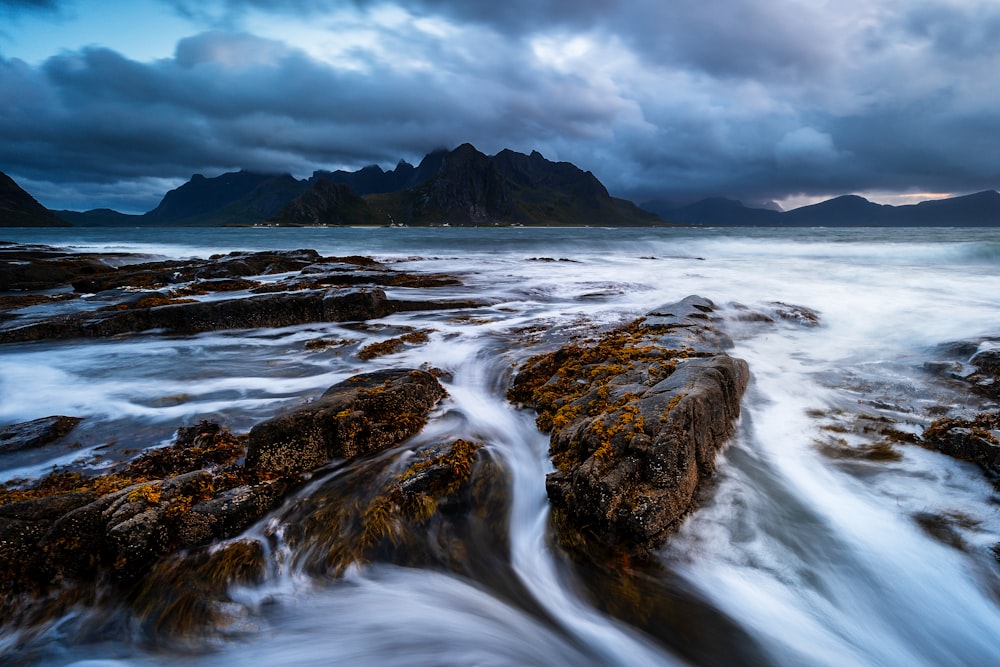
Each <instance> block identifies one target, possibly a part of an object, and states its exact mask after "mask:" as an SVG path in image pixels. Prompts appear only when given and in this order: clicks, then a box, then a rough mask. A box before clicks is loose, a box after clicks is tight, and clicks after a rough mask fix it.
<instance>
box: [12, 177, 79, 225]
mask: <svg viewBox="0 0 1000 667" xmlns="http://www.w3.org/2000/svg"><path fill="white" fill-rule="evenodd" d="M68 226H69V223H68V222H66V221H65V220H62V219H61V218H59V216H58V215H56V214H55V213H53V212H52V211H50V210H49V209H47V208H45V207H44V206H42V205H41V204H39V203H38V201H37V200H35V198H34V197H32V196H31V195H29V194H28V193H27V192H25V191H24V190H22V189H21V186H19V185H18V184H17V183H15V182H14V179H13V178H11V177H10V176H8V175H7V174H5V173H3V172H2V171H0V227H68Z"/></svg>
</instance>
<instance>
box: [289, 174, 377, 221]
mask: <svg viewBox="0 0 1000 667" xmlns="http://www.w3.org/2000/svg"><path fill="white" fill-rule="evenodd" d="M270 222H272V223H274V224H276V225H288V226H299V225H375V224H378V221H377V220H376V219H375V214H374V213H373V212H372V210H371V209H370V208H369V207H368V203H367V202H365V200H364V199H362V198H361V197H359V196H358V195H357V194H356V193H355V192H354V191H353V190H352V189H351V187H350V186H349V185H346V184H344V183H334V182H333V181H331V180H329V179H326V178H320V179H319V180H317V181H316V183H315V184H314V185H313V187H312V188H310V189H309V190H308V191H306V192H305V193H304V194H302V195H301V196H299V197H296V198H295V199H293V200H292V201H290V202H289V203H288V204H286V205H285V206H284V207H282V208H281V210H280V211H278V212H277V213H276V214H275V215H274V216H273V217H272V218H271V219H270Z"/></svg>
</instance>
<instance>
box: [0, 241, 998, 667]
mask: <svg viewBox="0 0 1000 667" xmlns="http://www.w3.org/2000/svg"><path fill="white" fill-rule="evenodd" d="M0 240H5V241H13V242H19V243H43V244H48V245H52V246H58V247H67V248H71V249H74V250H77V251H92V252H99V253H109V252H127V253H138V254H141V255H143V256H144V257H154V258H159V257H163V258H183V257H194V256H197V257H207V256H209V255H212V254H215V253H223V252H229V251H233V250H279V249H294V248H313V249H315V250H317V251H318V252H319V253H320V254H322V255H325V256H326V255H337V256H344V255H366V256H371V257H373V258H375V259H378V260H380V261H383V262H386V263H390V264H391V265H392V266H394V267H398V268H400V269H402V270H405V271H407V272H410V273H428V274H448V275H453V276H456V277H458V278H459V279H460V280H461V283H462V284H461V285H456V286H452V287H445V288H434V289H433V294H431V290H426V289H423V290H422V289H419V288H402V287H394V288H386V292H387V295H388V296H389V297H390V298H405V299H420V298H434V299H441V298H451V297H454V298H469V297H476V298H482V299H484V300H486V301H488V303H489V305H486V306H482V307H479V308H475V309H471V310H463V311H458V310H455V311H432V312H405V313H397V314H394V315H391V316H389V317H386V318H383V319H382V320H377V321H373V322H369V323H367V325H365V326H359V325H357V324H351V323H319V324H315V323H314V324H308V325H301V326H295V327H288V328H283V329H256V330H236V331H222V332H213V333H206V334H200V335H195V336H161V335H157V334H156V333H146V334H140V335H134V336H125V337H119V338H114V339H109V340H86V341H80V340H70V341H57V342H38V343H26V344H8V345H4V346H0V425H4V424H11V423H16V422H22V421H27V420H30V419H35V418H39V417H45V416H48V415H53V414H67V415H75V416H80V417H84V418H85V421H84V422H83V423H82V424H81V426H80V427H79V428H80V429H81V435H80V440H81V443H82V444H81V446H80V447H78V448H75V449H68V448H67V449H59V448H55V449H53V448H43V449H41V450H36V451H32V452H19V453H16V454H5V455H2V456H0V481H8V480H14V479H21V478H26V477H37V476H40V475H43V474H45V473H47V472H48V471H49V470H51V469H52V468H53V466H63V465H76V466H80V465H84V466H89V467H93V468H96V469H100V468H101V467H102V466H106V465H109V464H110V463H111V462H113V460H114V458H115V456H119V455H120V454H119V452H120V451H125V450H128V449H130V448H131V449H135V448H143V447H153V446H159V445H162V444H165V443H167V442H169V441H170V439H171V438H172V435H173V433H174V431H175V430H176V429H177V428H178V427H180V426H188V425H191V424H193V423H196V422H197V421H198V420H200V419H212V420H216V421H218V422H220V423H222V424H224V425H226V426H228V427H230V428H231V429H232V430H233V431H236V432H243V431H246V430H248V429H249V428H250V427H251V426H253V425H254V424H255V423H258V422H260V421H263V420H264V419H267V418H269V417H271V416H273V415H275V414H276V413H277V412H278V411H280V410H281V409H283V408H288V407H293V406H295V405H299V404H301V403H302V401H304V400H308V399H310V398H313V397H316V396H318V395H319V394H320V393H322V392H323V391H324V390H325V389H326V388H327V387H329V386H330V385H332V384H334V383H336V382H339V381H342V380H344V379H346V378H347V377H350V376H351V375H354V374H357V373H361V372H367V371H371V370H377V369H381V368H419V367H433V368H438V369H441V370H442V371H443V372H444V374H443V376H442V383H443V384H444V385H445V387H446V389H447V390H448V394H449V396H448V398H447V399H446V400H445V401H444V402H443V403H442V404H441V406H439V408H438V409H437V411H436V412H435V413H434V414H433V415H432V418H431V420H430V422H429V423H428V425H427V426H426V427H425V429H424V430H423V431H422V432H421V433H420V434H418V435H417V436H415V437H414V438H413V440H412V441H410V442H408V443H404V445H403V446H402V447H401V448H400V450H399V452H397V455H399V456H405V455H406V452H411V451H413V450H414V449H416V448H419V447H420V445H421V444H423V443H428V442H432V441H435V440H442V439H453V438H466V439H470V440H476V441H479V442H482V443H484V444H485V445H486V447H487V448H488V449H489V451H490V453H491V454H492V455H494V456H495V457H496V458H497V459H498V460H500V461H501V462H502V463H503V466H504V469H505V470H506V471H507V474H508V475H509V484H510V489H509V505H510V517H509V520H508V521H507V523H506V524H505V525H504V530H507V531H508V533H509V534H508V535H506V538H507V539H506V540H504V543H505V544H509V553H499V554H491V558H495V559H496V562H497V563H499V564H501V565H500V566H497V567H495V568H494V567H491V566H490V565H489V563H486V564H484V565H483V566H482V567H480V568H478V570H477V569H476V568H472V570H473V571H481V572H482V573H483V574H482V575H481V576H479V577H475V576H457V575H455V574H451V573H448V572H441V571H429V570H424V569H416V568H404V567H398V566H392V565H388V564H378V563H374V564H371V565H366V566H359V567H355V568H353V569H352V570H350V571H349V572H348V573H347V575H346V576H345V577H343V578H340V579H327V580H323V579H322V578H319V579H317V578H316V577H315V576H307V575H306V574H305V573H304V572H302V571H301V569H300V568H298V567H297V566H296V559H295V558H294V555H293V554H289V553H284V552H283V546H282V543H281V541H280V539H278V540H277V541H275V539H274V538H273V534H274V533H273V528H274V526H275V525H279V524H280V522H281V521H282V520H286V519H287V518H288V516H289V511H290V510H289V509H288V508H287V507H286V508H282V509H279V510H277V511H276V512H275V513H274V514H273V515H272V516H271V517H268V518H267V519H265V520H264V521H262V522H261V523H260V524H258V525H257V526H254V527H253V528H251V529H250V530H249V534H250V535H264V534H265V533H266V532H267V531H269V530H272V532H271V533H269V534H271V535H272V538H271V539H270V542H269V544H272V545H273V546H272V548H273V553H271V554H270V562H271V568H270V571H269V573H268V575H267V577H266V580H265V581H264V582H263V583H261V584H260V585H258V586H248V587H243V588H240V589H238V590H233V591H232V599H233V603H232V605H233V609H231V610H230V611H231V612H232V615H233V617H234V618H236V619H238V620H237V621H236V622H234V623H233V625H232V626H231V627H228V628H225V629H224V631H223V632H221V633H220V635H219V636H218V637H216V638H214V639H212V640H211V641H204V642H195V643H190V644H179V643H170V642H161V643H158V642H156V641H151V640H150V639H149V637H148V636H145V635H142V634H141V633H139V632H138V631H137V630H136V628H135V625H134V624H131V623H130V622H129V620H128V619H127V618H124V619H118V620H116V621H115V622H113V623H105V624H97V625H96V626H95V624H93V623H87V622H85V621H86V620H87V619H86V615H87V610H86V609H75V610H72V611H70V612H68V613H67V615H66V616H65V617H64V618H62V619H58V620H57V621H55V622H53V623H52V624H51V625H50V626H49V627H47V628H46V629H45V631H44V632H42V633H41V634H39V635H38V636H35V637H33V638H31V639H30V642H28V643H27V644H25V643H24V642H25V640H24V638H23V637H18V636H17V635H15V634H8V635H3V636H0V663H2V662H3V661H9V662H10V663H11V664H39V665H71V664H72V665H109V666H110V665H168V664H169V665H175V664H183V665H211V666H212V667H221V666H223V665H233V666H235V665H244V664H247V663H248V662H253V663H254V664H284V665H365V666H373V667H374V666H383V665H390V666H394V665H399V666H421V667H431V666H438V665H482V666H498V667H499V666H514V665H595V666H596V665H623V666H626V665H627V666H635V665H787V666H789V667H791V666H827V665H828V666H831V667H832V666H837V667H844V666H853V665H857V666H868V665H886V666H894V665H899V666H907V667H909V666H921V665H926V666H945V665H948V666H954V665H970V666H977V665H993V664H1000V562H998V556H997V555H996V553H997V552H1000V550H997V552H995V551H994V548H995V547H996V545H998V544H1000V511H998V508H1000V491H998V488H997V487H996V486H995V485H994V482H993V481H992V480H991V479H990V478H989V477H988V476H987V475H986V473H984V472H983V471H982V470H981V469H980V468H978V467H977V466H975V465H974V464H970V463H966V462H962V461H957V460H954V459H951V458H949V457H946V456H944V455H941V454H938V453H935V452H932V451H928V450H925V449H922V448H919V447H917V446H914V445H910V444H905V443H894V444H893V445H892V451H893V456H888V457H881V458H879V457H868V456H864V455H863V453H864V452H866V451H869V450H870V448H872V447H874V446H876V445H880V444H883V440H884V438H883V437H882V435H881V434H880V433H879V432H878V430H877V429H874V428H867V427H866V425H871V424H876V423H891V424H892V425H893V428H894V429H896V430H899V431H903V432H909V433H919V432H921V431H922V429H924V428H925V427H926V426H927V425H928V424H929V423H930V422H931V420H932V419H934V418H936V417H939V416H942V415H949V416H969V415H971V414H973V413H975V412H976V411H980V410H983V409H995V408H996V406H995V405H992V404H990V403H989V402H988V401H986V400H985V399H983V398H980V397H977V396H976V395H975V394H973V393H971V392H970V391H969V388H968V387H967V386H965V385H963V384H962V383H959V382H954V381H949V380H947V379H945V378H942V377H941V376H940V375H937V374H935V373H932V372H930V371H929V370H928V369H929V368H931V367H932V366H929V364H933V363H934V362H938V361H940V360H941V359H942V358H943V357H944V356H945V353H944V352H943V350H946V349H948V348H947V347H946V346H947V345H948V344H952V343H955V342H969V341H972V342H974V343H977V344H979V345H981V346H997V345H1000V230H987V229H961V230H957V229H863V228H844V229H682V228H677V229H671V228H667V229H599V228H586V227H580V228H562V229H529V228H476V229H465V228H447V229H442V228H437V229H388V228H379V229H332V228H331V229H272V228H246V229H236V228H233V229H183V230H178V229H169V230H167V229H64V230H28V229H14V230H11V229H8V230H3V231H2V232H0ZM691 294H698V295H700V296H703V297H706V298H708V299H711V300H712V301H713V302H714V303H715V304H716V305H717V306H718V307H719V310H720V312H721V313H722V316H723V322H722V323H721V324H720V326H721V328H722V329H724V330H725V331H726V332H727V333H728V334H729V335H730V336H731V337H732V338H733V340H734V343H735V347H734V348H733V349H731V350H729V353H730V354H731V355H732V356H735V357H740V358H742V359H745V360H746V361H747V362H748V363H749V366H750V370H751V374H752V379H751V383H750V387H749V389H748V392H747V394H746V396H745V397H744V399H743V403H742V416H741V418H740V421H739V423H738V428H737V432H736V435H735V436H734V437H733V439H732V440H731V442H730V443H729V444H728V445H727V447H726V448H725V449H724V450H723V452H722V454H721V455H720V457H719V461H718V470H717V472H716V475H715V477H714V478H713V481H712V484H711V485H710V486H709V488H707V489H705V490H704V492H703V493H702V495H701V498H700V505H699V507H698V509H697V510H696V511H695V512H693V513H692V514H691V515H690V516H689V517H688V519H687V521H686V522H685V524H684V526H683V527H682V529H681V530H680V532H679V533H678V534H677V535H675V536H673V537H672V538H671V539H670V540H669V541H668V542H667V544H666V545H665V546H664V547H663V548H662V549H661V550H660V552H659V553H658V558H659V561H660V565H662V569H663V572H664V573H665V574H664V577H665V579H664V581H661V582H658V583H657V584H656V585H655V586H654V587H653V589H654V591H662V595H663V596H665V599H664V602H663V604H664V606H666V607H670V606H671V605H674V606H676V607H677V608H680V609H684V610H688V609H690V610H696V611H698V613H691V614H687V613H677V614H666V615H664V616H663V617H662V618H660V619H659V620H657V621H656V622H652V623H647V624H644V625H643V626H642V627H639V625H638V624H633V623H630V622H627V621H626V620H623V619H622V618H619V617H616V616H613V615H611V614H609V613H608V611H607V605H604V604H602V601H600V600H595V599H594V598H593V596H592V595H590V594H588V592H587V587H586V586H585V585H584V582H581V581H579V579H578V578H577V576H576V574H575V572H574V570H573V569H572V568H571V567H569V565H568V563H567V560H566V557H565V556H564V554H562V553H561V551H560V550H559V548H558V546H556V545H555V544H554V543H553V541H552V539H551V531H550V528H549V526H548V505H547V499H546V496H545V484H544V480H545V474H546V473H547V472H549V471H550V470H551V469H552V468H551V464H550V463H549V461H548V458H547V446H548V439H547V436H546V435H545V434H543V433H540V432H539V431H538V430H537V429H536V427H535V424H534V414H533V413H531V412H530V411H528V410H524V409H518V408H516V407H515V406H513V405H511V404H510V403H508V402H507V401H506V399H505V393H506V388H507V386H508V384H509V382H510V380H511V378H512V376H513V373H514V372H515V370H516V367H517V366H518V364H519V363H521V362H523V361H524V360H525V359H527V358H528V357H529V356H530V355H532V354H535V353H538V352H542V351H549V350H551V349H553V348H554V346H555V345H557V344H558V343H559V342H564V341H565V340H567V339H569V338H571V337H573V336H585V335H588V334H592V333H594V332H596V331H600V330H602V329H606V328H608V327H611V326H614V325H618V324H623V323H626V322H628V321H631V320H632V319H634V318H636V317H639V316H641V315H643V314H644V313H646V312H648V311H649V310H651V309H653V308H655V307H656V306H659V305H661V304H664V303H669V302H673V301H677V300H679V299H682V298H684V297H686V296H688V295H691ZM778 303H780V304H791V305H794V306H799V307H803V308H807V309H811V310H812V311H815V312H816V313H817V315H818V320H819V324H818V326H805V325H804V324H803V323H800V322H794V321H778V322H777V323H762V322H760V321H754V320H752V319H751V320H747V319H741V317H740V313H742V312H746V310H762V311H766V310H767V309H768V308H774V307H775V304H778ZM403 327H412V328H414V329H419V330H424V331H428V332H430V333H429V335H430V338H429V341H428V342H427V343H426V344H423V345H414V346H409V347H406V348H405V349H403V350H402V351H401V352H398V353H396V354H391V355H388V356H384V357H380V358H377V359H374V360H369V361H362V360H360V359H359V358H358V356H357V355H356V351H357V350H358V349H359V348H360V347H361V346H363V345H365V344H368V343H371V342H377V341H379V340H384V339H386V338H389V337H391V336H394V335H398V332H399V331H401V330H404V329H403ZM317 338H327V339H338V340H349V341H350V343H348V344H345V345H342V346H340V347H337V348H335V349H327V350H320V351H316V350H311V349H308V348H307V347H306V346H305V343H306V342H307V341H309V340H313V339H317ZM311 488H312V487H310V486H307V487H306V488H304V489H302V490H301V491H299V492H298V494H299V495H300V496H302V495H303V494H304V495H308V494H309V493H310V489H311ZM928 517H930V518H932V519H934V521H938V523H934V525H944V526H945V528H944V529H942V530H938V531H934V530H930V529H928V525H929V523H932V522H931V521H930V520H929V519H928ZM942 533H945V534H946V535H947V539H942ZM278 535H279V538H280V531H279V533H278ZM490 562H492V561H490ZM657 586H658V587H657ZM646 594H647V595H652V594H657V593H655V592H653V593H650V592H649V591H647V592H646ZM713 619H725V620H726V622H724V623H718V624H717V625H716V624H714V622H713ZM95 627H98V628H99V629H98V630H94V628H95Z"/></svg>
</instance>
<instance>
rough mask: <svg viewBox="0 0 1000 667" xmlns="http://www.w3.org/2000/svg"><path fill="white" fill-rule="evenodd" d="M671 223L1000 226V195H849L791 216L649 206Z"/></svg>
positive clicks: (728, 205) (721, 204) (733, 205)
mask: <svg viewBox="0 0 1000 667" xmlns="http://www.w3.org/2000/svg"><path fill="white" fill-rule="evenodd" d="M645 206H647V207H648V208H649V209H650V210H652V211H654V212H656V213H658V214H659V215H660V216H661V217H663V218H664V219H665V220H670V221H671V222H676V223H680V224H686V225H705V226H714V227H725V226H777V227H782V226H785V227H996V226H1000V193H997V192H996V191H994V190H987V191H985V192H979V193H976V194H972V195H965V196H961V197H951V198H948V199H936V200H931V201H925V202H921V203H919V204H908V205H905V206H890V205H888V204H876V203H874V202H871V201H868V200H867V199H865V198H864V197H859V196H857V195H844V196H842V197H835V198H833V199H828V200H827V201H823V202H819V203H818V204H812V205H810V206H802V207H800V208H796V209H792V210H790V211H774V210H771V209H763V208H752V207H748V206H744V205H743V204H742V203H741V202H739V201H736V200H732V199H722V198H711V199H703V200H701V201H698V202H695V203H694V204H689V205H687V206H680V207H671V206H660V205H657V202H650V203H647V204H645Z"/></svg>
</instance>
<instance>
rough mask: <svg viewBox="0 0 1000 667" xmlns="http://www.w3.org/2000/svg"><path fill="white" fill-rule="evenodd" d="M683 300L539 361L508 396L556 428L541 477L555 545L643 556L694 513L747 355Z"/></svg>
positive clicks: (735, 407)
mask: <svg viewBox="0 0 1000 667" xmlns="http://www.w3.org/2000/svg"><path fill="white" fill-rule="evenodd" d="M714 310H715V307H714V305H713V304H712V303H711V302H710V301H708V300H707V299H702V298H700V297H688V298H687V299H684V300H683V301H681V302H678V303H674V304H668V305H665V306H663V307H660V308H657V309H655V310H654V311H652V312H651V313H650V314H649V316H647V317H646V318H644V319H642V320H637V321H636V322H633V323H632V324H631V325H629V326H627V327H624V328H622V329H619V330H617V331H614V332H611V333H610V334H607V335H606V336H604V337H602V338H601V339H600V340H598V341H597V342H596V343H594V344H593V345H589V346H576V345H573V346H567V347H564V348H561V349H560V350H557V351H556V352H554V353H551V354H547V355H541V356H539V357H535V358H533V359H531V360H529V362H528V363H527V364H526V365H525V367H524V368H523V369H522V370H521V372H520V373H519V374H518V376H517V377H516V378H515V381H514V384H513V387H512V389H511V391H510V394H509V396H510V398H511V400H514V401H516V402H520V403H525V404H529V405H533V406H534V407H536V409H537V410H538V411H539V417H538V425H539V428H541V429H542V430H545V431H551V440H550V449H549V451H550V454H551V456H552V461H553V463H554V464H555V466H556V468H557V470H556V471H555V472H553V473H551V474H550V475H549V477H548V479H547V481H546V490H547V491H548V495H549V500H550V501H551V503H552V506H553V508H554V510H555V512H554V517H555V522H556V527H557V531H558V535H559V538H560V541H561V542H562V543H563V544H564V545H565V546H567V547H569V548H570V549H571V550H576V551H581V550H582V551H587V552H592V551H593V549H594V548H595V547H596V548H598V549H606V550H608V551H609V552H611V553H621V552H625V553H628V554H629V555H631V556H638V557H644V556H646V555H648V553H649V551H650V550H652V549H654V548H656V547H657V546H659V545H660V544H662V542H663V541H664V539H665V538H666V537H667V536H668V535H669V534H670V533H671V532H672V531H674V530H676V528H677V527H678V526H679V524H680V522H681V520H682V519H683V518H684V516H685V515H686V514H687V513H688V512H689V511H690V510H691V509H692V508H693V506H694V504H695V502H696V493H697V490H698V488H699V485H700V484H701V482H702V481H703V480H704V479H705V478H706V477H708V476H709V475H710V474H711V473H712V472H713V470H714V468H715V454H716V452H717V451H718V450H719V448H720V447H722V445H723V444H724V443H725V441H726V440H727V438H728V437H729V436H730V435H731V434H732V432H733V428H734V426H733V422H734V420H735V419H736V418H737V417H738V416H739V412H740V399H741V397H742V395H743V392H744V390H745V388H746V386H747V382H748V380H749V370H748V367H747V364H746V362H744V361H743V360H741V359H735V358H733V357H730V356H728V355H727V354H726V353H725V352H724V351H723V350H724V349H725V348H727V347H729V346H730V345H731V342H730V341H729V339H728V337H726V336H725V334H723V333H722V332H720V331H719V330H718V329H717V328H716V326H715V323H714V321H713V317H712V313H713V312H714Z"/></svg>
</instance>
